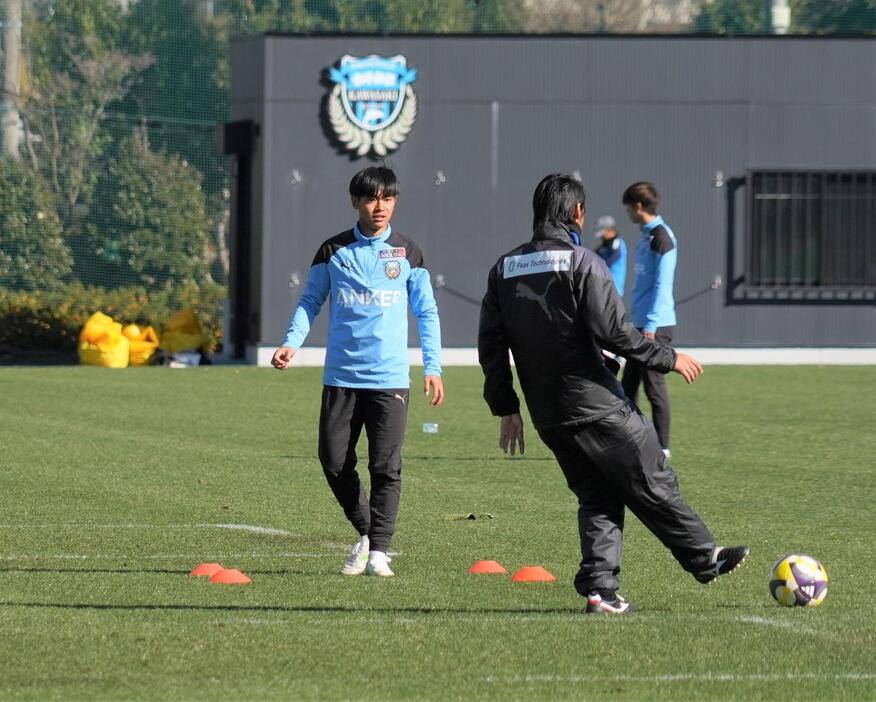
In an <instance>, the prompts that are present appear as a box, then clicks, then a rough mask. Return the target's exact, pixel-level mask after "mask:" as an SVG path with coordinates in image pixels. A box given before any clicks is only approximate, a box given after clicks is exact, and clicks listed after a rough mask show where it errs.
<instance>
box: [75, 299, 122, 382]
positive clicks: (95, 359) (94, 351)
mask: <svg viewBox="0 0 876 702" xmlns="http://www.w3.org/2000/svg"><path fill="white" fill-rule="evenodd" d="M79 362H80V363H82V364H85V365H89V366H102V367H104V368H125V367H127V365H128V339H127V337H125V336H124V335H123V334H122V325H121V324H119V323H118V322H115V321H113V318H112V317H108V316H107V315H105V314H103V313H102V312H95V313H94V314H93V315H91V316H90V317H89V318H88V319H86V320H85V324H84V325H83V327H82V331H80V332H79Z"/></svg>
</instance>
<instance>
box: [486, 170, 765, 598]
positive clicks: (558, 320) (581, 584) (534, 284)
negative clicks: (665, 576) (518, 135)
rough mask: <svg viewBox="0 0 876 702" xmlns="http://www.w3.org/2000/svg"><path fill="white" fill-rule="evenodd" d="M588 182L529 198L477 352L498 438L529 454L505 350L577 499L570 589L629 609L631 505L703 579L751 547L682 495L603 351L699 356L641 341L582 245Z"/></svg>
mask: <svg viewBox="0 0 876 702" xmlns="http://www.w3.org/2000/svg"><path fill="white" fill-rule="evenodd" d="M584 199H585V197H584V188H583V187H582V186H581V184H580V183H579V182H578V181H577V180H575V179H574V178H572V177H571V176H566V175H561V174H554V175H549V176H547V177H546V178H544V179H543V180H542V181H541V183H539V185H538V187H537V188H536V191H535V195H534V196H533V203H532V205H533V214H534V221H533V229H534V235H533V237H532V240H531V241H530V242H528V243H526V244H523V245H522V246H519V247H517V248H516V249H514V250H513V251H511V252H509V253H507V254H505V255H504V256H502V257H501V258H500V259H499V261H498V262H497V263H496V265H495V266H494V267H493V269H492V270H491V271H490V275H489V280H488V283H487V294H486V295H485V297H484V300H483V304H482V307H481V318H480V329H479V334H478V355H479V359H480V363H481V367H482V368H483V370H484V375H485V381H484V398H485V399H486V401H487V404H488V405H489V406H490V410H491V411H492V413H493V414H494V415H496V416H498V417H501V425H500V437H499V445H500V447H501V448H502V449H503V450H504V451H507V450H508V449H509V448H510V450H511V453H512V454H514V453H515V448H516V446H517V445H518V444H519V447H520V452H521V453H523V451H524V447H525V445H524V439H523V422H522V420H521V418H520V401H519V399H518V397H517V393H516V392H515V391H514V387H513V380H512V374H511V366H510V360H509V356H508V352H509V351H510V352H511V354H512V355H513V357H514V362H515V364H516V366H517V374H518V377H519V379H520V385H521V387H522V389H523V395H524V397H525V398H526V404H527V406H528V407H529V412H530V415H531V417H532V421H533V424H535V428H536V430H537V431H538V433H539V436H540V437H541V439H542V440H543V441H544V442H545V444H547V446H548V448H550V449H551V451H553V453H554V455H555V456H556V458H557V461H558V462H559V464H560V468H561V469H562V470H563V473H564V474H565V477H566V481H567V482H568V485H569V488H570V489H571V490H572V491H573V492H574V493H575V495H576V496H577V497H578V504H579V507H578V527H579V531H580V536H581V566H580V568H579V570H578V574H577V575H576V577H575V589H576V590H577V591H578V592H579V593H580V594H581V595H582V596H583V597H586V598H587V607H586V611H587V612H593V613H597V612H608V613H623V612H627V611H630V610H631V609H632V606H631V605H630V603H628V602H626V601H625V600H624V599H623V597H620V596H619V595H618V594H617V588H618V579H617V576H618V573H619V572H620V557H621V546H622V536H623V523H624V507H625V506H627V507H629V508H630V510H631V511H632V512H633V513H634V514H635V515H636V516H637V517H638V518H639V519H640V520H641V521H642V522H643V523H644V524H645V526H647V527H648V528H649V529H650V530H651V531H652V532H653V533H654V534H655V536H657V538H659V539H660V540H661V541H662V542H663V544H664V545H665V546H666V547H667V548H669V549H670V550H671V551H672V554H673V555H674V556H675V558H676V559H677V560H678V562H679V563H680V564H681V565H682V567H683V568H684V569H685V570H687V571H688V572H690V573H692V574H693V575H694V577H695V578H697V580H699V581H700V582H711V581H712V580H714V579H715V578H716V577H717V576H718V575H723V574H724V573H729V572H730V571H732V570H733V569H735V568H736V567H737V566H738V565H739V564H740V563H741V562H742V560H743V559H744V558H745V556H746V555H747V553H748V549H747V548H746V547H744V546H738V547H731V548H720V547H717V546H716V545H715V542H714V539H713V538H712V535H711V534H710V533H709V530H708V529H707V528H706V525H705V524H703V522H702V520H701V519H700V518H699V517H698V516H697V515H696V514H695V513H694V511H693V510H692V509H691V508H690V507H689V506H688V505H687V504H686V503H685V502H684V501H683V500H682V498H681V495H680V494H679V491H678V485H677V482H676V479H675V474H674V473H673V471H672V468H671V467H670V466H669V464H668V463H667V462H666V458H665V456H664V454H663V452H662V451H661V448H660V442H659V441H658V439H657V435H656V433H655V431H654V427H653V425H652V424H651V423H650V422H648V421H647V420H646V419H645V418H644V417H643V416H642V414H641V413H640V412H639V410H638V409H637V408H636V407H635V406H633V405H632V404H631V403H630V402H629V400H627V398H626V396H625V395H624V391H623V389H622V388H621V385H620V383H619V382H618V380H617V378H616V377H615V375H614V374H613V373H612V372H611V371H609V369H608V368H606V366H605V363H604V360H603V355H602V351H601V350H602V349H606V350H609V351H612V352H614V353H617V354H620V355H622V356H625V357H626V358H628V359H631V360H634V361H637V362H639V363H641V364H642V365H644V366H646V367H647V368H651V369H654V370H659V371H661V372H663V373H668V372H669V371H675V372H677V373H679V374H681V375H682V376H683V377H684V379H685V380H686V381H687V382H688V383H692V382H693V381H694V380H695V379H696V377H697V376H698V375H699V374H700V373H701V372H702V367H701V366H700V365H699V363H697V361H696V360H694V359H693V358H691V357H690V356H687V355H685V354H682V353H676V352H675V351H674V350H673V349H671V348H669V347H666V346H661V345H660V344H658V343H657V342H655V341H652V340H649V339H646V338H645V337H644V336H643V335H642V334H641V333H640V332H639V331H638V330H637V329H636V328H635V327H634V326H633V325H632V324H631V323H630V321H629V320H628V319H627V316H626V312H625V310H624V306H623V302H622V301H621V299H620V298H619V297H618V295H617V292H616V291H615V288H614V283H613V282H612V278H611V273H610V272H609V270H608V268H607V267H606V265H605V263H604V262H603V261H602V259H600V258H599V256H597V255H596V254H595V253H593V252H592V251H590V250H588V249H585V248H584V247H582V246H580V245H579V233H580V232H581V231H582V229H583V226H584Z"/></svg>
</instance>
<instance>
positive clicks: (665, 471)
mask: <svg viewBox="0 0 876 702" xmlns="http://www.w3.org/2000/svg"><path fill="white" fill-rule="evenodd" d="M538 433H539V435H540V436H541V438H542V441H544V442H545V444H547V446H548V448H549V449H550V450H551V451H553V453H554V455H555V456H556V458H557V461H558V462H559V464H560V468H562V470H563V474H564V475H565V476H566V482H567V483H568V485H569V488H570V489H571V490H572V492H574V493H575V495H576V496H577V497H578V530H579V532H580V536H581V567H580V569H579V570H578V574H577V575H576V576H575V589H576V590H577V591H578V592H579V593H580V594H581V595H583V596H586V595H588V594H589V593H591V592H594V591H599V590H603V591H607V592H613V591H615V590H617V587H618V580H617V576H618V573H620V561H621V547H622V539H623V528H624V507H625V506H626V507H628V508H629V509H630V511H631V512H632V513H633V514H634V515H636V517H638V518H639V520H640V521H641V522H642V523H643V524H644V525H645V526H646V527H648V529H650V530H651V531H652V532H653V533H654V535H655V536H656V537H657V538H658V539H660V541H661V542H662V543H663V545H664V546H666V547H667V548H668V549H669V550H670V551H672V555H673V556H675V558H676V560H677V561H678V562H679V563H680V564H681V566H682V567H683V568H684V569H685V570H687V571H689V572H696V571H699V570H702V569H703V568H705V567H707V566H708V562H709V559H710V558H711V555H712V551H713V550H714V548H715V542H714V539H713V538H712V535H711V534H710V533H709V530H708V528H706V525H705V524H703V522H702V520H701V519H700V518H699V517H698V516H697V515H696V513H695V512H694V511H693V510H692V509H691V508H690V507H689V506H688V505H687V504H686V503H685V502H684V500H682V498H681V494H680V493H679V491H678V483H677V481H676V479H675V473H674V472H673V470H672V468H671V467H670V466H669V464H668V463H667V462H666V459H665V457H664V455H663V452H662V451H661V450H660V442H659V441H658V440H657V435H656V433H655V432H654V427H653V426H652V425H651V423H650V422H648V420H646V419H645V418H644V417H643V416H642V414H641V413H640V412H638V411H637V410H636V409H635V408H634V407H632V406H631V405H625V406H624V407H623V408H621V409H620V410H618V411H617V412H614V413H613V414H610V415H609V416H608V417H605V418H604V419H600V420H597V421H596V422H593V423H592V424H585V425H578V426H569V427H556V428H550V429H539V430H538Z"/></svg>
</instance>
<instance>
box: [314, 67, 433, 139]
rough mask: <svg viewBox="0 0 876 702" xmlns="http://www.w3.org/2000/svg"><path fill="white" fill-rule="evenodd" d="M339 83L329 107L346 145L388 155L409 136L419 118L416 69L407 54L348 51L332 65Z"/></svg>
mask: <svg viewBox="0 0 876 702" xmlns="http://www.w3.org/2000/svg"><path fill="white" fill-rule="evenodd" d="M328 77H329V79H330V81H331V82H333V83H334V86H333V87H332V90H331V93H330V94H329V95H328V101H327V103H326V112H327V117H328V122H329V124H330V125H331V128H332V130H333V131H334V134H335V136H336V137H337V139H338V140H339V141H340V142H341V144H343V145H344V148H345V149H347V150H349V151H351V152H353V153H355V154H356V156H365V155H366V154H368V153H369V152H373V153H374V154H376V155H377V156H385V155H386V154H387V153H389V152H390V151H394V150H395V149H397V148H398V147H399V145H400V144H401V143H402V142H403V141H404V140H405V138H406V137H407V135H408V133H409V132H410V131H411V129H412V128H413V126H414V122H415V121H416V119H417V95H416V93H414V89H413V88H412V87H411V83H413V82H414V81H415V80H416V79H417V69H416V68H408V66H407V59H406V58H405V57H404V56H400V55H399V56H393V57H391V58H384V57H382V56H377V55H375V54H371V55H370V56H365V57H362V58H357V57H355V56H349V55H347V56H344V57H342V58H341V60H340V61H339V62H338V65H337V67H332V68H330V69H329V72H328Z"/></svg>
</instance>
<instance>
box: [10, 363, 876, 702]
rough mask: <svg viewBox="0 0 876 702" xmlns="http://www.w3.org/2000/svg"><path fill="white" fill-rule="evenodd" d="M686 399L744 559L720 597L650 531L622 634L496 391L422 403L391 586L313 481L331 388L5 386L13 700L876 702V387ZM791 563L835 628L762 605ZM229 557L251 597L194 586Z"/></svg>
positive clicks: (680, 418) (27, 375)
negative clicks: (811, 574)
mask: <svg viewBox="0 0 876 702" xmlns="http://www.w3.org/2000/svg"><path fill="white" fill-rule="evenodd" d="M415 376H416V372H415ZM670 382H671V393H672V398H673V412H674V416H673V421H674V423H673V431H674V447H673V449H674V451H673V453H674V456H673V457H674V463H675V466H676V470H677V472H678V474H679V480H680V483H681V487H682V492H683V494H684V496H685V498H686V499H687V501H688V502H690V503H691V504H692V505H693V506H694V508H695V509H696V510H697V511H698V512H699V513H700V514H701V515H702V516H703V518H704V519H705V521H706V522H707V523H708V524H709V526H710V528H711V529H712V531H713V532H714V533H715V535H716V537H717V538H718V540H719V541H720V542H723V543H727V544H735V543H737V542H741V543H747V544H749V545H750V546H751V549H752V551H751V555H750V556H749V559H748V561H747V562H746V563H745V565H744V566H743V568H742V569H741V570H739V571H738V572H736V573H734V574H733V575H731V576H729V577H726V578H721V579H719V580H718V581H717V582H716V583H715V584H713V585H711V586H709V587H703V586H701V585H698V584H697V583H696V582H695V581H694V580H693V579H692V578H690V577H689V576H688V575H686V574H685V573H684V572H683V571H682V570H681V569H680V568H679V567H678V566H677V565H676V564H675V562H674V561H673V560H672V558H671V557H670V555H669V553H668V552H666V551H665V550H664V549H663V548H662V547H661V546H660V544H659V543H658V542H657V541H656V540H655V539H654V538H653V537H652V536H651V535H650V534H649V533H648V532H647V531H646V530H645V529H644V528H643V527H642V526H641V525H640V524H639V523H638V522H636V521H635V519H633V518H632V517H630V518H629V519H628V526H627V530H626V534H627V536H626V546H625V553H624V566H625V570H624V573H623V574H622V576H621V577H622V585H623V587H622V593H623V594H625V595H626V597H627V598H628V599H630V600H632V601H633V602H635V603H636V604H637V605H638V606H639V608H640V611H639V612H637V613H635V614H634V615H631V616H628V617H616V618H610V617H585V616H584V615H583V614H582V613H581V612H582V602H581V600H580V599H579V598H578V597H577V595H576V594H575V592H574V590H573V588H572V586H571V578H572V576H573V574H574V572H575V569H576V566H577V562H578V558H579V556H578V553H577V549H578V538H577V534H576V519H575V507H576V506H575V501H574V498H573V497H572V495H571V493H569V492H568V490H567V488H566V487H565V484H564V481H563V479H562V477H561V474H560V471H559V469H558V468H557V466H556V464H555V463H554V461H553V460H552V458H551V457H550V455H549V454H548V452H547V450H546V449H545V448H544V447H543V446H542V445H541V444H540V443H539V441H538V439H537V437H536V435H535V432H534V431H530V433H529V435H528V439H529V441H528V451H527V454H526V456H525V457H523V458H519V457H518V458H516V459H510V458H506V457H503V456H502V455H501V453H500V452H499V451H498V449H496V448H495V446H496V433H497V420H495V419H494V418H492V417H490V416H489V414H488V412H487V410H486V406H485V405H484V404H483V402H482V400H481V399H480V383H481V379H480V372H479V370H478V369H474V368H471V369H469V368H466V369H457V368H451V369H448V371H447V373H446V388H447V393H448V397H447V402H446V404H445V406H444V407H442V408H440V409H438V410H434V409H428V408H427V407H426V403H425V401H423V400H419V398H417V397H416V395H415V398H414V400H415V401H413V402H412V406H411V414H410V421H409V425H408V426H409V432H408V438H407V443H406V451H405V467H404V472H403V476H404V477H403V488H402V502H401V511H400V515H399V520H398V532H397V535H396V539H395V541H394V543H393V549H394V550H395V551H396V556H395V557H394V560H393V568H394V570H395V572H396V574H397V577H396V578H394V579H392V580H378V579H375V578H366V577H358V578H349V579H348V578H343V577H342V576H340V575H338V574H337V571H338V568H339V567H340V565H341V563H342V562H343V559H344V556H345V549H346V548H347V547H348V545H349V544H350V543H352V540H353V538H354V535H353V533H352V529H351V528H350V527H349V525H348V524H347V523H346V521H345V520H344V518H343V516H342V514H341V513H340V510H339V509H338V507H337V506H336V504H335V503H334V500H333V498H332V496H331V494H330V493H329V490H328V488H327V487H326V485H325V483H324V479H323V477H322V474H321V471H320V468H319V464H318V462H317V460H316V458H315V443H316V417H317V412H318V400H319V390H320V371H319V370H317V369H293V370H291V371H288V372H287V373H285V374H280V373H277V372H275V371H271V370H266V369H256V368H250V367H234V366H224V367H218V366H216V367H205V368H198V369H186V370H169V369H161V368H154V369H137V370H135V369H129V370H125V371H106V370H102V369H94V368H81V367H69V368H2V369H0V449H2V452H0V630H2V634H3V635H2V636H0V670H2V675H0V698H2V699H65V700H69V699H88V700H92V699H132V700H140V699H150V700H151V699H185V700H206V699H210V700H239V699H372V700H381V699H435V700H444V699H465V700H479V699H502V700H507V699H578V700H581V699H606V700H641V699H662V700H711V699H747V700H763V699H769V700H780V699H781V700H785V699H794V700H798V701H799V700H833V699H849V700H872V699H874V698H876V666H874V651H876V599H874V594H876V593H874V587H873V581H874V579H873V572H872V571H871V570H870V569H871V568H872V567H873V565H874V559H873V556H874V542H876V519H874V508H873V504H874V497H876V494H874V493H876V490H874V487H876V480H874V478H876V475H874V456H876V439H874V419H876V393H874V392H873V389H874V388H876V368H873V367H867V368H839V367H836V368H815V367H807V368H802V367H801V368H790V367H773V368H754V367H747V368H730V367H726V368H721V367H714V368H708V369H707V371H706V373H705V375H704V376H703V377H702V378H701V380H700V381H698V382H697V383H696V384H695V385H694V386H691V387H685V386H684V385H683V383H682V382H681V381H680V379H678V378H677V377H673V378H671V380H670ZM424 421H437V422H439V425H440V430H439V433H438V434H424V433H422V432H421V431H420V428H421V425H422V423H423V422H424ZM527 429H530V427H529V426H527ZM360 455H361V452H360ZM469 512H472V513H476V514H486V513H489V514H491V515H493V518H492V519H485V518H484V519H478V520H475V521H459V520H454V519H451V517H452V516H453V515H458V514H463V513H469ZM244 527H260V528H261V529H260V530H247V529H245V528H244ZM793 551H802V552H805V553H809V554H811V555H813V556H815V557H817V558H819V559H821V560H822V562H823V563H824V564H825V566H826V568H827V571H828V574H829V575H830V578H831V587H830V593H829V595H828V597H827V600H826V602H825V604H824V605H823V606H822V607H820V608H819V609H814V610H789V609H782V608H780V607H778V606H777V605H776V604H775V603H774V602H773V601H772V599H771V598H770V596H769V593H768V591H767V574H768V571H769V567H770V565H771V564H772V562H773V561H774V560H775V559H776V558H778V557H779V556H782V555H784V554H786V553H789V552H793ZM479 558H491V559H495V560H498V561H499V562H501V563H502V564H504V565H505V566H506V567H507V568H509V570H513V569H516V568H517V567H519V566H521V565H529V564H536V565H542V566H544V567H546V568H547V569H549V570H550V571H551V572H553V573H554V574H555V575H556V576H557V581H556V582H554V583H548V584H515V583H512V582H511V581H510V579H509V578H508V577H502V576H472V575H468V574H467V573H466V569H467V568H468V566H469V565H471V564H472V563H473V562H474V561H475V560H476V559H479ZM213 560H218V561H220V562H221V563H222V564H223V565H225V566H226V567H236V568H240V569H242V570H244V571H245V572H246V573H248V574H249V575H250V576H251V577H252V579H253V583H252V584H251V585H247V586H242V587H235V586H223V585H211V584H209V583H207V582H204V581H203V580H201V579H195V578H190V577H187V575H186V573H187V572H188V570H189V569H191V568H192V567H193V566H194V565H195V564H197V563H199V562H201V561H213Z"/></svg>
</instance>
